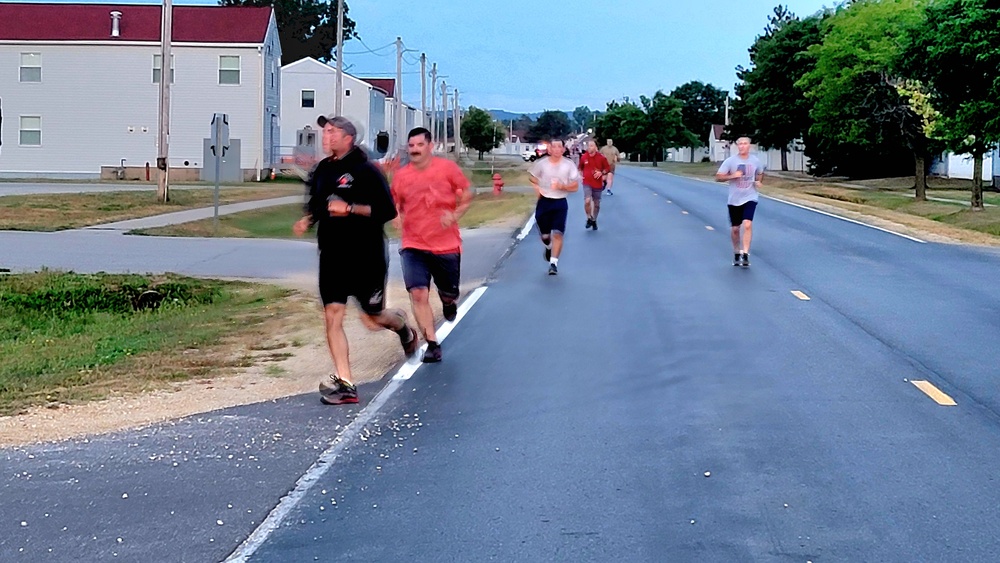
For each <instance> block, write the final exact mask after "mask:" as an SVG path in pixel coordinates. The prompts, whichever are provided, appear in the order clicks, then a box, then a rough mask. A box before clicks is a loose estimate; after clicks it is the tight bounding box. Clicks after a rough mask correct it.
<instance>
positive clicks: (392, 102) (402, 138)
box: [362, 78, 429, 148]
mask: <svg viewBox="0 0 1000 563" xmlns="http://www.w3.org/2000/svg"><path fill="white" fill-rule="evenodd" d="M362 80H364V81H365V82H368V83H370V84H372V85H373V86H375V87H376V88H379V89H381V90H383V91H385V92H386V98H385V130H386V132H387V133H388V135H389V146H390V148H391V147H392V145H393V144H396V145H398V146H399V147H405V146H406V134H407V133H409V132H410V130H411V129H413V128H414V127H427V125H428V122H429V119H428V118H427V117H426V116H423V115H421V113H420V109H419V108H415V107H413V106H411V105H409V104H407V103H406V102H403V103H402V104H400V105H401V107H402V110H401V111H402V112H403V120H402V123H401V124H397V123H396V118H395V109H394V108H395V107H396V79H395V78H362ZM400 125H401V126H402V131H398V132H397V131H396V129H397V128H398V127H399V126H400ZM397 138H398V141H397V140H396V139H397Z"/></svg>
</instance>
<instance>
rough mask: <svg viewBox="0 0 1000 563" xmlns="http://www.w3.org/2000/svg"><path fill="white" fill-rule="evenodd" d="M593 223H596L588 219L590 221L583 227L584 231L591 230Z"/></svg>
mask: <svg viewBox="0 0 1000 563" xmlns="http://www.w3.org/2000/svg"><path fill="white" fill-rule="evenodd" d="M593 223H594V220H593V219H590V218H588V219H587V224H586V226H584V227H583V229H584V230H587V229H589V228H590V225H592V224H593Z"/></svg>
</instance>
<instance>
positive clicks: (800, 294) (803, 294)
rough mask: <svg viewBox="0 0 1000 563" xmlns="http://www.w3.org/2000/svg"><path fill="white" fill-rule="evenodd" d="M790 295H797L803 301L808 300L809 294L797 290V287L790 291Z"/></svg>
mask: <svg viewBox="0 0 1000 563" xmlns="http://www.w3.org/2000/svg"><path fill="white" fill-rule="evenodd" d="M792 295H794V296H796V297H798V298H799V299H801V300H803V301H809V296H808V295H806V294H805V293H802V292H801V291H799V290H797V289H796V290H795V291H793V292H792Z"/></svg>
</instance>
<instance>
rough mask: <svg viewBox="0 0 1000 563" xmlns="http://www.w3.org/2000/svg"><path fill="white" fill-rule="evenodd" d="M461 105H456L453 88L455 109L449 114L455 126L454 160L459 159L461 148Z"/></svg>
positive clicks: (456, 92)
mask: <svg viewBox="0 0 1000 563" xmlns="http://www.w3.org/2000/svg"><path fill="white" fill-rule="evenodd" d="M461 108H462V106H460V105H458V88H455V109H453V110H451V115H452V116H453V119H452V122H453V123H454V126H455V162H459V161H460V160H461V153H459V151H460V150H462V118H461V117H460V116H459V114H460V113H462V109H461Z"/></svg>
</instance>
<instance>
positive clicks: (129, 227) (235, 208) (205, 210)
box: [80, 195, 303, 232]
mask: <svg viewBox="0 0 1000 563" xmlns="http://www.w3.org/2000/svg"><path fill="white" fill-rule="evenodd" d="M302 201H303V196H301V195H294V196H285V197H276V198H272V199H261V200H257V201H245V202H242V203H230V204H226V205H220V206H219V216H222V215H230V214H233V213H240V212H242V211H251V210H253V209H263V208H266V207H274V206H277V205H291V204H296V203H298V204H301V203H302ZM214 216H215V207H202V208H199V209H188V210H187V211H176V212H174V213H164V214H162V215H154V216H152V217H142V218H140V219H128V220H126V221H116V222H114V223H103V224H100V225H91V226H89V227H84V228H83V229H80V230H97V231H120V232H125V231H133V230H136V229H152V228H156V227H166V226H168V225H178V224H181V223H190V222H191V221H200V220H202V219H211V218H212V217H214Z"/></svg>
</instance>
